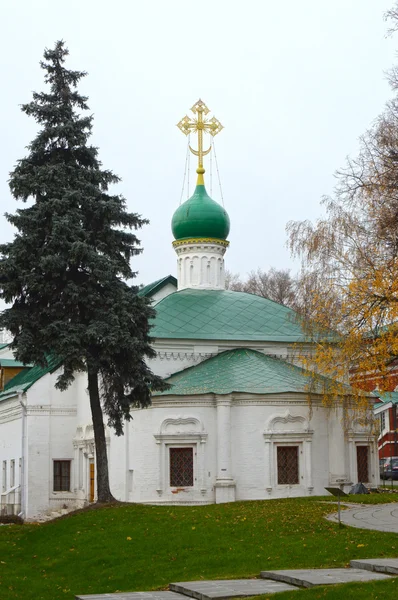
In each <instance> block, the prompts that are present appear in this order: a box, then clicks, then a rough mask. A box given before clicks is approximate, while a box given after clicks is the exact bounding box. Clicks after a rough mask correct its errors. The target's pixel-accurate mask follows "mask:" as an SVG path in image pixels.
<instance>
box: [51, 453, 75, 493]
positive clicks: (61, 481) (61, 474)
mask: <svg viewBox="0 0 398 600" xmlns="http://www.w3.org/2000/svg"><path fill="white" fill-rule="evenodd" d="M70 463H71V461H70V460H54V487H53V489H54V492H69V491H70Z"/></svg>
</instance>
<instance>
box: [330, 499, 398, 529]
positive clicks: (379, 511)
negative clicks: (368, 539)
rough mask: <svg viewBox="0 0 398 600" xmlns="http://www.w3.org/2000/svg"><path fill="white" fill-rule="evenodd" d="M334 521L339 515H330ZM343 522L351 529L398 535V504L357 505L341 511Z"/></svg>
mask: <svg viewBox="0 0 398 600" xmlns="http://www.w3.org/2000/svg"><path fill="white" fill-rule="evenodd" d="M328 518H329V519H330V520H332V521H336V520H337V514H333V515H329V517H328ZM341 522H342V523H344V524H345V525H349V526H351V527H360V528H361V529H373V530H376V531H387V532H389V533H398V503H395V502H392V503H391V504H376V505H369V504H368V505H363V504H362V505H357V506H355V507H353V508H349V509H348V510H342V511H341Z"/></svg>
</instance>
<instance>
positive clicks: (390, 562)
mask: <svg viewBox="0 0 398 600" xmlns="http://www.w3.org/2000/svg"><path fill="white" fill-rule="evenodd" d="M350 565H351V567H353V568H355V569H366V570H367V571H375V572H376V573H388V574H389V575H398V558H364V559H362V560H351V561H350Z"/></svg>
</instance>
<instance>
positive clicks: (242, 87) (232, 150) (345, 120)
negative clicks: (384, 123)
mask: <svg viewBox="0 0 398 600" xmlns="http://www.w3.org/2000/svg"><path fill="white" fill-rule="evenodd" d="M392 4H393V0H333V1H332V2H331V1H330V0H301V1H300V2H298V1H297V0H284V1H283V2H282V1H281V0H279V1H278V0H245V1H242V0H241V1H237V0H201V1H200V2H191V1H190V0H112V1H110V0H106V1H105V0H79V1H77V0H68V1H67V2H60V1H59V0H3V1H2V16H1V21H2V34H1V39H0V57H1V58H0V61H1V75H2V77H1V81H2V92H1V95H0V106H1V113H0V114H1V121H2V127H1V130H2V131H1V133H2V135H1V144H0V193H1V202H2V209H3V210H2V211H1V212H2V213H3V212H5V211H9V212H14V211H15V209H16V208H17V206H18V203H16V202H15V201H14V200H13V199H12V198H11V195H10V192H9V189H8V184H7V179H8V173H9V172H10V171H11V170H12V168H13V166H14V165H15V162H16V160H17V159H18V158H22V157H23V156H24V155H25V152H26V151H25V146H26V145H27V144H28V143H29V142H30V140H31V139H32V138H33V137H34V135H35V132H36V125H35V123H34V121H33V120H32V119H31V118H28V117H27V116H26V115H24V114H23V113H22V112H21V111H20V108H19V105H20V104H22V103H25V102H28V101H30V99H31V92H32V91H33V90H35V91H40V90H43V89H44V82H43V71H42V70H41V69H40V67H39V61H40V59H41V57H42V54H43V50H44V48H45V47H52V46H53V44H54V42H55V41H56V40H58V39H64V40H65V41H66V43H67V46H68V48H69V51H70V57H69V60H68V62H67V66H69V67H70V68H76V69H80V70H85V71H87V72H88V74H89V75H88V76H87V77H86V78H85V80H84V81H83V83H82V85H81V88H80V89H81V91H82V93H84V94H86V95H88V96H89V106H90V109H91V111H92V112H93V114H94V134H93V138H92V140H93V143H94V144H95V145H97V146H98V147H99V149H100V158H101V160H102V162H103V165H104V167H106V168H109V169H112V170H113V171H114V172H115V173H117V174H118V175H119V176H120V177H121V178H122V182H121V184H120V185H119V186H118V188H117V190H118V191H119V192H120V193H122V194H123V195H124V196H125V198H126V200H127V204H128V208H129V210H131V211H134V212H138V213H141V214H142V215H143V216H145V217H147V218H148V219H150V225H148V226H146V227H145V229H143V230H142V231H141V232H140V237H141V240H142V243H143V247H144V252H143V254H142V256H140V257H139V258H137V259H136V260H135V264H134V265H133V268H135V269H136V270H138V271H139V275H138V279H137V282H138V283H149V282H150V281H153V280H155V279H158V278H160V277H162V276H165V275H167V274H169V273H172V274H175V273H176V266H175V262H176V261H175V254H174V251H173V249H172V247H171V242H172V239H173V238H172V235H171V230H170V221H171V217H172V214H173V212H174V210H175V209H176V208H177V206H178V204H179V201H180V195H181V187H182V180H183V175H184V165H185V154H186V138H185V136H184V135H183V134H182V133H181V132H180V131H179V130H178V129H177V127H176V126H175V125H176V123H177V122H178V121H179V120H180V119H181V118H182V117H183V116H184V115H185V114H191V113H190V112H189V109H190V107H191V106H192V105H193V104H194V103H195V102H196V100H197V99H198V98H199V97H200V98H202V100H204V101H205V102H206V104H207V105H208V107H209V108H210V109H211V111H212V115H215V116H216V117H217V118H218V119H219V120H220V121H221V123H222V124H223V125H224V127H225V129H224V130H223V131H222V132H221V133H220V134H219V135H218V136H217V137H216V139H215V141H216V149H217V158H218V164H219V169H220V176H221V182H222V188H223V194H224V201H225V207H226V209H227V211H228V213H229V215H230V219H231V233H230V236H229V239H230V242H231V245H230V248H229V249H228V251H227V254H226V265H227V268H228V269H230V270H231V271H233V272H239V273H241V275H242V276H244V275H245V274H246V273H247V272H248V271H250V270H252V269H256V268H257V267H261V268H263V269H268V268H269V267H270V266H274V267H277V268H293V270H294V268H295V265H294V264H293V262H292V260H291V258H290V256H289V252H288V250H287V249H286V246H285V244H286V233H285V226H286V223H287V221H289V220H303V219H311V220H314V219H316V218H317V217H318V216H320V215H321V214H322V212H321V211H322V209H321V207H320V200H321V198H322V196H323V195H324V194H330V193H331V192H332V190H333V186H334V177H333V173H334V171H335V170H336V169H338V168H339V167H342V166H343V165H344V162H345V157H346V156H347V155H348V154H351V155H352V154H355V152H356V149H357V144H358V137H359V136H360V135H361V134H362V133H363V132H364V131H365V130H366V128H367V127H368V126H369V125H370V124H371V123H372V121H373V120H374V119H375V118H376V117H377V115H378V114H379V113H380V112H381V111H382V109H383V105H384V103H385V101H386V100H387V99H388V98H389V97H390V95H391V92H390V89H389V87H388V84H387V82H386V80H385V71H386V70H387V69H389V68H390V67H391V66H392V64H393V62H394V60H395V49H396V48H398V38H397V37H395V38H393V39H391V38H386V35H385V34H386V30H387V27H388V25H387V24H386V23H385V22H384V20H383V14H384V12H385V11H386V10H388V9H389V8H391V6H392ZM205 167H206V168H207V173H206V175H207V187H208V191H209V187H210V182H209V177H208V175H209V164H208V162H207V164H205ZM195 168H196V164H195V159H194V157H192V159H191V170H190V171H191V177H190V180H191V190H190V191H191V192H192V191H193V184H194V171H195ZM184 195H185V197H186V194H184ZM213 197H214V198H215V199H216V200H219V199H220V195H219V192H218V189H217V185H216V178H215V176H214V177H213ZM0 236H1V239H2V241H4V240H9V239H11V238H12V236H13V230H12V228H11V227H10V226H9V225H8V224H7V223H6V222H5V219H4V218H3V217H1V221H0Z"/></svg>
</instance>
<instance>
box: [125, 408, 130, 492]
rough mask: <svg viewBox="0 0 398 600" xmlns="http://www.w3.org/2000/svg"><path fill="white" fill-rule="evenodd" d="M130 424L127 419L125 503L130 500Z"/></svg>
mask: <svg viewBox="0 0 398 600" xmlns="http://www.w3.org/2000/svg"><path fill="white" fill-rule="evenodd" d="M129 424H130V422H129V421H128V420H127V419H125V421H124V443H125V450H126V465H125V466H126V492H125V496H126V497H125V502H129V501H130V498H129V495H130V443H129V442H130V440H129Z"/></svg>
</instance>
